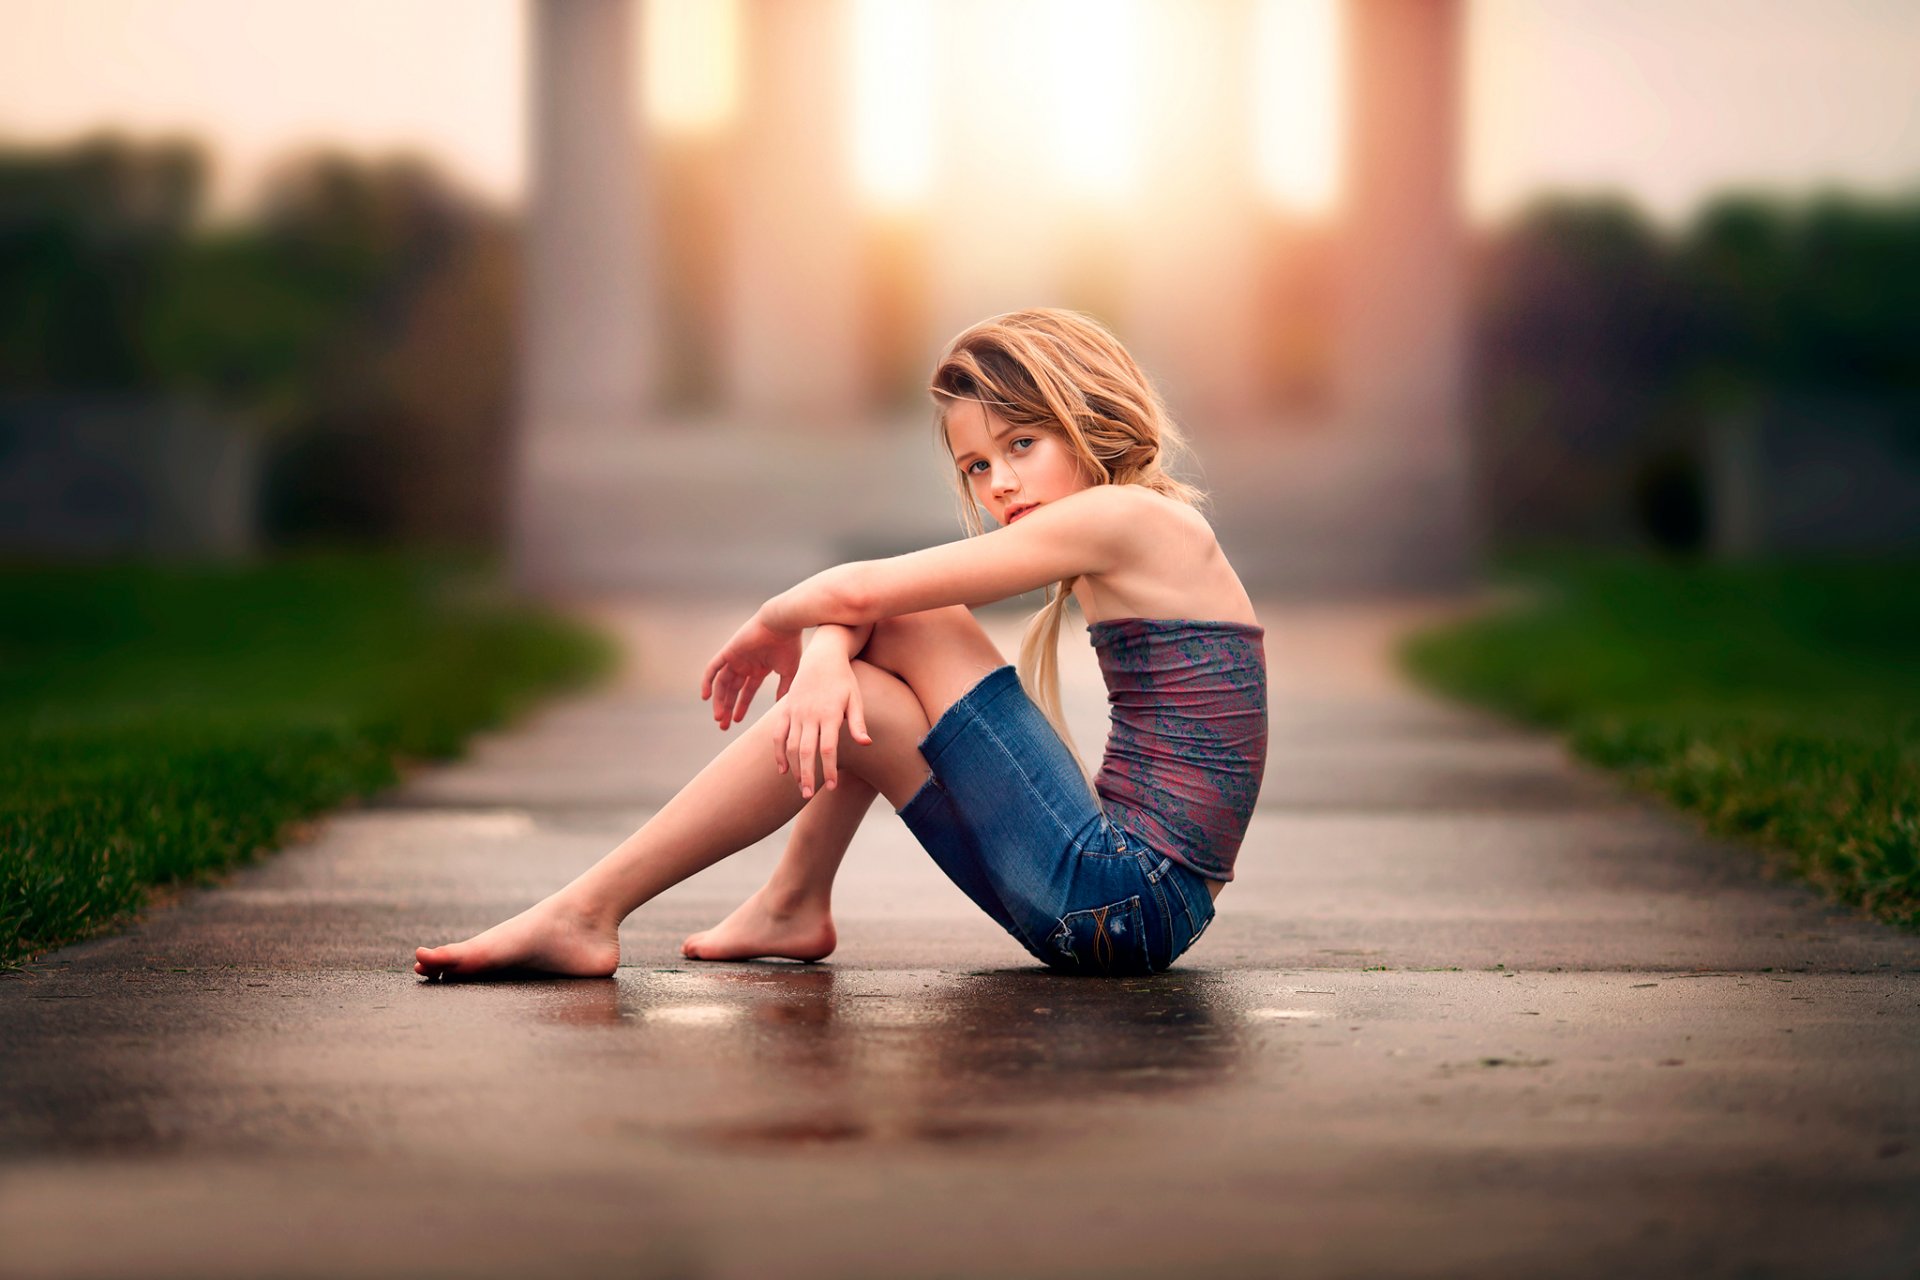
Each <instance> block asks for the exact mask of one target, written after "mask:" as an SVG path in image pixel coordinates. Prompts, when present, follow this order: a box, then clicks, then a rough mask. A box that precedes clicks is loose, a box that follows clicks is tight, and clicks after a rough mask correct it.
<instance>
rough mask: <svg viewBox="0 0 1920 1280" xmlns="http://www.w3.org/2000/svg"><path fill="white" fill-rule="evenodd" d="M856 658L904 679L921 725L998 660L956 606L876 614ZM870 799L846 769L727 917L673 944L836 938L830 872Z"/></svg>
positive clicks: (774, 948) (808, 950)
mask: <svg viewBox="0 0 1920 1280" xmlns="http://www.w3.org/2000/svg"><path fill="white" fill-rule="evenodd" d="M860 657H861V659H862V660H864V661H866V662H869V663H872V664H874V665H876V666H878V667H880V668H881V669H882V670H886V671H891V672H892V673H893V674H895V675H897V676H899V678H900V679H902V680H905V681H907V682H908V684H909V686H910V687H912V688H913V690H914V694H915V696H917V697H919V698H920V700H921V703H922V711H923V712H924V713H925V714H926V716H927V719H928V721H929V722H931V721H933V720H936V719H938V718H939V715H940V712H941V711H943V710H945V708H946V707H947V705H948V704H949V703H951V702H952V701H953V699H955V698H957V697H959V696H960V694H962V693H964V692H965V691H966V690H968V689H970V688H972V687H973V685H974V683H975V682H976V681H978V680H979V679H980V677H981V676H984V675H986V674H987V673H988V672H989V671H992V670H993V669H994V668H995V667H998V666H1000V665H1001V663H1002V662H1003V661H1004V659H1002V658H1001V656H1000V652H999V650H998V649H996V648H995V647H994V645H993V642H992V641H991V640H989V639H988V638H987V635H986V633H985V632H984V631H982V630H981V629H980V624H979V623H978V622H976V621H975V620H974V618H973V615H972V614H971V613H969V612H968V611H967V610H966V609H964V608H959V607H954V608H950V609H933V610H929V611H927V612H925V613H918V614H907V615H904V616H902V617H898V618H884V619H882V620H881V621H879V622H878V623H876V624H874V629H873V632H872V634H871V635H870V637H869V638H868V641H867V643H866V646H865V647H864V648H863V649H862V650H861V652H860ZM850 781H852V782H853V785H851V786H850V785H849V782H850ZM873 796H874V791H873V788H872V787H871V786H869V785H865V784H861V783H859V781H858V780H857V779H853V780H849V779H848V778H847V777H845V776H844V775H843V776H842V778H841V782H840V788H839V790H838V791H828V792H822V793H821V794H820V795H819V796H818V797H817V798H816V800H815V801H814V803H813V804H811V805H809V806H808V807H807V808H806V809H805V810H804V811H803V812H802V813H801V814H800V818H799V821H798V822H796V823H795V824H794V832H793V838H792V839H791V840H789V841H788V842H787V847H786V848H785V849H784V850H783V851H782V852H781V854H780V861H779V863H778V864H777V865H776V866H775V867H774V869H773V874H772V875H771V876H769V877H768V879H767V883H766V884H764V885H762V886H761V887H760V889H759V890H758V891H757V892H756V893H754V895H753V896H752V897H750V898H748V899H747V900H746V901H745V902H743V903H741V904H740V905H739V906H738V907H737V908H735V909H734V911H733V913H732V914H731V915H729V916H728V917H727V918H726V919H725V920H722V921H721V922H720V923H719V924H717V925H715V926H714V927H713V928H711V929H708V930H705V931H704V932H701V933H696V934H693V935H692V936H691V937H689V938H688V939H687V940H686V941H685V942H683V943H681V945H680V951H681V954H683V955H685V956H686V957H688V958H689V959H692V960H751V959H753V958H755V957H758V956H782V957H785V958H787V959H792V960H820V959H824V958H825V957H826V956H827V955H828V954H830V953H831V952H832V951H833V948H834V946H835V945H836V943H837V942H838V940H839V939H838V934H837V933H836V932H835V930H834V927H833V913H832V898H833V880H834V876H835V875H837V874H838V873H839V870H840V861H841V859H842V858H844V857H845V856H846V852H847V845H848V843H849V842H850V841H851V840H852V839H853V834H854V832H855V831H857V830H858V829H859V827H860V820H861V819H862V818H864V817H865V816H866V814H867V811H868V809H869V808H870V807H871V806H872V803H873Z"/></svg>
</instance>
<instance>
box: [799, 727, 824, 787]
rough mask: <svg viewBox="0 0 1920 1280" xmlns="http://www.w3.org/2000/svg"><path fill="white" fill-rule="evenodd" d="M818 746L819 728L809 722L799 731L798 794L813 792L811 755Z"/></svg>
mask: <svg viewBox="0 0 1920 1280" xmlns="http://www.w3.org/2000/svg"><path fill="white" fill-rule="evenodd" d="M819 747H820V730H819V727H818V726H817V725H812V724H809V725H808V726H807V727H806V728H805V729H803V730H802V731H801V733H800V794H801V795H803V796H811V795H812V794H813V756H814V753H815V752H816V751H817V750H819Z"/></svg>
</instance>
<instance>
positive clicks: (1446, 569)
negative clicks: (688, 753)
mask: <svg viewBox="0 0 1920 1280" xmlns="http://www.w3.org/2000/svg"><path fill="white" fill-rule="evenodd" d="M0 24H3V25H4V30H5V39H4V40H0V555H4V556H6V557H7V558H9V559H15V560H18V559H23V558H24V559H52V560H55V561H60V562H66V561H72V560H81V559H101V558H108V559H119V558H126V557H162V558H169V559H179V558H186V559H195V558H207V557H214V558H229V559H232V558H239V559H246V558H249V557H258V556H260V555H262V554H264V553H268V552H272V551H274V550H277V549H284V548H294V547H302V546H312V545H326V546H338V545H341V544H352V545H369V544H372V545H383V546H385V545H401V546H431V547H460V548H480V549H485V550H488V551H491V552H494V553H497V554H500V555H502V556H504V557H505V559H506V562H507V563H508V564H510V565H511V566H512V572H513V575H514V577H515V579H516V581H517V582H518V584H519V585H521V586H523V587H527V588H531V589H533V590H536V591H541V592H550V593H569V592H576V591H598V590H604V589H661V588H671V589H675V590H681V591H707V590H712V591H720V592H725V593H729V594H735V593H740V592H757V591H770V590H774V589H778V588H780V587H782V586H784V585H787V584H788V583H790V582H791V581H793V580H794V579H796V578H797V577H799V576H803V575H804V574H806V573H808V572H810V571H812V570H814V569H816V568H819V567H821V566H823V565H824V564H826V563H829V562H832V561H834V560H838V559H844V558H848V557H853V556H867V555H875V554H885V553H891V552H894V551H899V550H905V549H908V548H910V547H913V546H917V545H924V544H926V543H928V542H931V541H937V540H945V539H947V538H951V537H954V536H957V534H958V526H957V525H956V524H955V522H954V519H953V497H952V489H951V486H950V484H949V482H948V477H947V475H946V460H945V456H944V454H943V452H942V451H941V450H940V449H939V447H938V445H937V443H936V441H935V438H934V436H933V433H932V426H931V416H930V409H929V405H928V402H927V400H926V397H925V395H924V392H923V390H922V388H923V386H924V380H925V377H926V374H927V372H928V369H929V368H930V365H931V363H932V361H933V359H934V357H935V356H936V355H937V354H938V351H939V349H940V347H941V345H942V344H943V343H944V341H945V340H946V339H947V338H948V337H950V336H951V335H952V334H953V333H954V332H956V331H957V330H958V329H960V328H961V327H963V326H964V325H965V324H967V323H969V322H971V321H973V320H976V319H979V318H981V317H983V316H986V315H989V314H993V313H996V312H999V311H1003V310H1007V309H1010V308H1013V307H1019V306H1030V305H1053V306H1066V307H1073V308H1078V309H1082V310H1085V311H1088V312H1090V313H1092V314H1094V315H1095V316H1097V317H1099V318H1100V319H1101V320H1103V321H1105V322H1106V323H1108V324H1109V325H1110V326H1111V327H1113V328H1114V329H1115V330H1116V332H1118V333H1119V335H1120V336H1121V338H1122V339H1123V340H1124V341H1125V342H1127V343H1128V345H1129V346H1130V348H1131V349H1132V350H1133V351H1134V353H1135V354H1136V355H1137V356H1138V357H1139V358H1140V360H1141V361H1142V363H1143V364H1144V365H1145V366H1146V367H1147V369H1148V370H1149V371H1150V372H1151V373H1152V374H1153V375H1154V376H1155V377H1156V379H1157V380H1158V382H1159V383H1160V384H1161V386H1162V388H1163V390H1164V391H1165V393H1166V395H1167V397H1168V399H1169V401H1170V403H1171V405H1172V408H1173V410H1174V412H1175V414H1176V416H1177V417H1178V418H1179V419H1180V420H1181V421H1182V422H1183V423H1184V424H1185V425H1186V426H1187V428H1188V430H1189V432H1190V434H1191V435H1192V437H1193V440H1194V443H1195V446H1196V458H1195V460H1194V462H1193V463H1192V464H1191V465H1189V466H1188V467H1187V470H1188V471H1189V472H1190V473H1191V474H1193V475H1194V476H1196V477H1197V478H1199V479H1200V480H1201V481H1202V482H1203V483H1205V484H1206V485H1207V486H1208V487H1209V488H1211V489H1212V490H1213V491H1214V493H1215V507H1214V517H1215V520H1216V524H1217V525H1218V527H1219V528H1220V530H1221V533H1222V537H1223V540H1224V541H1225V542H1226V543H1227V546H1228V549H1229V551H1230V553H1231V554H1232V555H1233V557H1234V559H1235V562H1236V564H1238V565H1240V566H1241V567H1242V569H1243V573H1244V576H1246V577H1247V578H1248V580H1249V582H1250V584H1251V585H1253V586H1255V587H1256V589H1257V590H1259V591H1265V592H1276V593H1287V592H1307V593H1316V592H1345V591H1374V590H1379V589H1383V588H1393V589H1427V588H1434V589H1444V588H1448V587H1453V586H1457V585H1459V584H1461V583H1462V582H1465V581H1467V580H1469V579H1470V578H1471V576H1472V575H1473V573H1474V572H1475V569H1476V566H1478V565H1480V564H1481V563H1483V562H1484V560H1485V558H1486V557H1487V556H1488V555H1489V554H1490V553H1494V552H1497V551H1499V550H1500V549H1502V548H1505V547H1512V546H1528V545H1537V544H1542V543H1554V544H1560V543H1579V544H1589V545H1596V546H1603V547H1616V548H1631V547H1641V548H1659V549H1662V550H1664V551H1666V552H1670V553H1675V554H1681V555H1704V556H1712V557H1722V558H1728V559H1738V558H1742V557H1752V556H1761V555H1768V554H1794V553H1801V552H1850V553H1852V552H1867V553H1875V552H1885V551H1892V550H1900V549H1908V550H1911V549H1913V548H1915V547H1916V546H1920V196H1916V191H1917V190H1920V187H1917V185H1916V184H1917V183H1920V119H1917V118H1916V107H1917V106H1920V101H1917V100H1920V93H1916V89H1915V84H1916V81H1915V77H1914V75H1913V69H1914V67H1915V66H1916V65H1920V60H1917V59H1916V54H1920V7H1916V6H1914V5H1912V4H1910V3H1904V2H1903V0H1851V2H1846V3H1841V2H1836V0H1827V2H1824V3H1822V2H1815V0H1672V2H1668V3H1641V2H1639V0H1606V2H1605V3H1602V2H1600V0H1201V2H1194V0H1186V2H1179V3H1176V2H1174V0H1024V2H1022V0H405V2H404V3H377V2H373V0H366V2H353V0H326V2H325V3H322V2H321V0H276V3H274V4H272V5H260V4H255V3H249V2H247V0H165V2H163V0H0Z"/></svg>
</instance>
